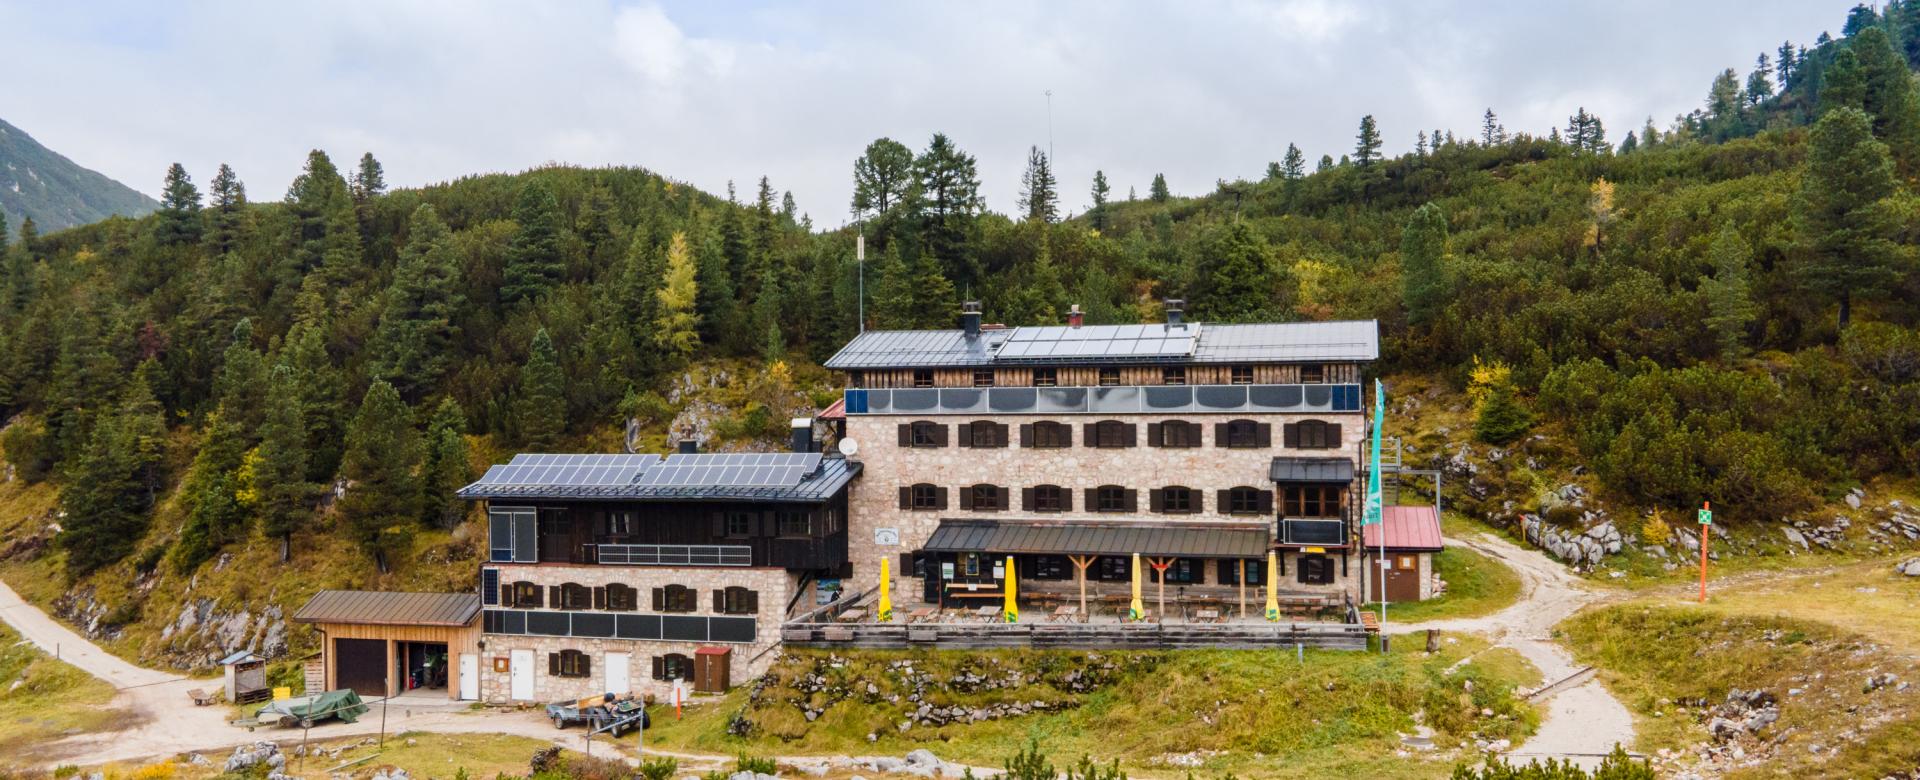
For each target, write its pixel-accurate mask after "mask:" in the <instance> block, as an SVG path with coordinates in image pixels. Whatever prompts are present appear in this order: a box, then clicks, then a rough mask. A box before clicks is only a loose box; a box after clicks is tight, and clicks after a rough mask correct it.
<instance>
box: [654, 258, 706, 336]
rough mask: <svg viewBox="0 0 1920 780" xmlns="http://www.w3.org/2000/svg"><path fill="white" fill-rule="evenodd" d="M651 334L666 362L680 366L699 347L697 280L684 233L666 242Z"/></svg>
mask: <svg viewBox="0 0 1920 780" xmlns="http://www.w3.org/2000/svg"><path fill="white" fill-rule="evenodd" d="M655 297H656V299H657V301H658V303H657V306H656V311H657V312H658V314H657V317H658V319H657V321H656V322H655V323H654V337H655V339H656V342H657V343H658V344H659V347H660V351H661V352H662V353H664V354H665V355H666V357H667V361H668V364H669V365H672V366H681V365H685V364H686V362H687V361H688V360H690V359H692V358H693V354H694V353H695V352H697V351H698V350H699V349H700V309H699V301H700V280H699V271H698V269H697V268H696V267H695V265H694V259H693V253H692V251H691V250H690V249H689V248H688V246H687V234H685V233H675V234H673V238H672V239H671V240H670V241H669V242H668V244H667V263H666V279H665V282H664V283H663V284H662V285H661V286H660V289H659V291H658V292H657V293H656V295H655Z"/></svg>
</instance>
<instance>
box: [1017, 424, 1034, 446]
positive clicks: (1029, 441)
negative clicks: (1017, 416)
mask: <svg viewBox="0 0 1920 780" xmlns="http://www.w3.org/2000/svg"><path fill="white" fill-rule="evenodd" d="M1020 446H1022V447H1031V446H1033V423H1021V424H1020Z"/></svg>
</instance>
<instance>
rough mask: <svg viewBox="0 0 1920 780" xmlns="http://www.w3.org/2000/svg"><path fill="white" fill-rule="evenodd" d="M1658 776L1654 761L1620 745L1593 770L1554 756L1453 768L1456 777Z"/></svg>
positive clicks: (1629, 779) (1600, 779)
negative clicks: (1523, 763)
mask: <svg viewBox="0 0 1920 780" xmlns="http://www.w3.org/2000/svg"><path fill="white" fill-rule="evenodd" d="M1655 777H1657V775H1655V774H1654V773H1653V766H1652V765H1651V764H1649V763H1647V762H1646V761H1645V760H1640V761H1635V760H1633V758H1632V757H1630V756H1628V755H1627V751H1626V749H1625V748H1622V747H1620V746H1619V745H1615V746H1613V753H1612V755H1609V756H1607V757H1606V758H1604V759H1602V760H1601V761H1600V767H1599V768H1598V769H1595V770H1593V771H1592V772H1588V771H1586V770H1584V769H1581V768H1580V767H1579V766H1577V765H1575V764H1573V763H1572V762H1567V763H1561V762H1560V761H1558V760H1555V759H1551V758H1549V759H1547V762H1546V763H1544V764H1543V763H1540V762H1539V761H1531V762H1528V763H1527V765H1526V766H1513V765H1511V764H1508V763H1507V762H1505V761H1503V760H1500V759H1497V758H1495V759H1489V760H1488V761H1487V763H1486V764H1485V765H1484V766H1481V767H1479V768H1478V769H1476V768H1473V767H1470V766H1458V767H1454V770H1453V780H1654V778H1655Z"/></svg>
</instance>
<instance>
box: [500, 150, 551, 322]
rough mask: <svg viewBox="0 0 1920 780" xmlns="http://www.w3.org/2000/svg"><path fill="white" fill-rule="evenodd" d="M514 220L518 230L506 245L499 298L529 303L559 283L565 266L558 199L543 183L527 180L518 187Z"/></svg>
mask: <svg viewBox="0 0 1920 780" xmlns="http://www.w3.org/2000/svg"><path fill="white" fill-rule="evenodd" d="M513 220H514V222H515V223H517V224H518V225H519V226H520V229H519V231H518V232H516V233H514V235H513V242H512V243H511V244H509V245H508V247H507V262H506V268H505V269H504V270H503V271H502V273H501V280H500V300H501V301H502V302H503V303H532V302H534V301H537V300H539V299H540V298H541V297H542V296H545V295H546V294H547V292H548V291H550V290H552V289H553V288H554V286H555V285H557V284H559V283H560V275H561V273H562V272H563V271H564V270H565V269H566V265H565V263H564V262H563V261H562V260H561V257H560V202H559V201H558V200H556V199H554V197H553V191H552V190H550V189H547V187H546V185H545V184H542V183H540V182H539V181H538V180H533V181H529V182H527V183H526V185H524V186H522V187H521V188H520V202H519V203H518V205H516V206H515V207H514V209H513Z"/></svg>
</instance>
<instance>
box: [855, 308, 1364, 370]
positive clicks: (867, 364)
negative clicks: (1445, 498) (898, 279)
mask: <svg viewBox="0 0 1920 780" xmlns="http://www.w3.org/2000/svg"><path fill="white" fill-rule="evenodd" d="M1379 357H1380V326H1379V323H1378V322H1376V321H1374V320H1343V321H1335V322H1265V323H1250V324H1241V325H1228V324H1218V323H1204V324H1203V323H1186V324H1183V325H1168V324H1166V323H1156V324H1151V325H1085V326H1082V327H1078V328H1073V327H1067V326H1059V325H1046V326H1023V327H1019V328H1014V329H1012V330H993V329H988V330H982V331H981V332H980V334H979V335H977V336H973V337H968V336H967V335H966V332H965V331H963V330H958V329H954V330H911V331H902V330H876V331H867V332H866V333H863V334H860V335H859V336H856V337H854V339H853V340H852V341H849V342H847V345H846V346H844V347H841V348H840V351H839V352H838V353H836V354H834V356H833V357H832V358H830V359H828V360H827V362H826V364H825V365H826V367H827V368H832V369H839V370H848V369H859V368H932V367H980V366H992V365H1031V364H1048V363H1058V364H1137V363H1171V364H1187V363H1304V362H1324V361H1371V360H1377V359H1379Z"/></svg>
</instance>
